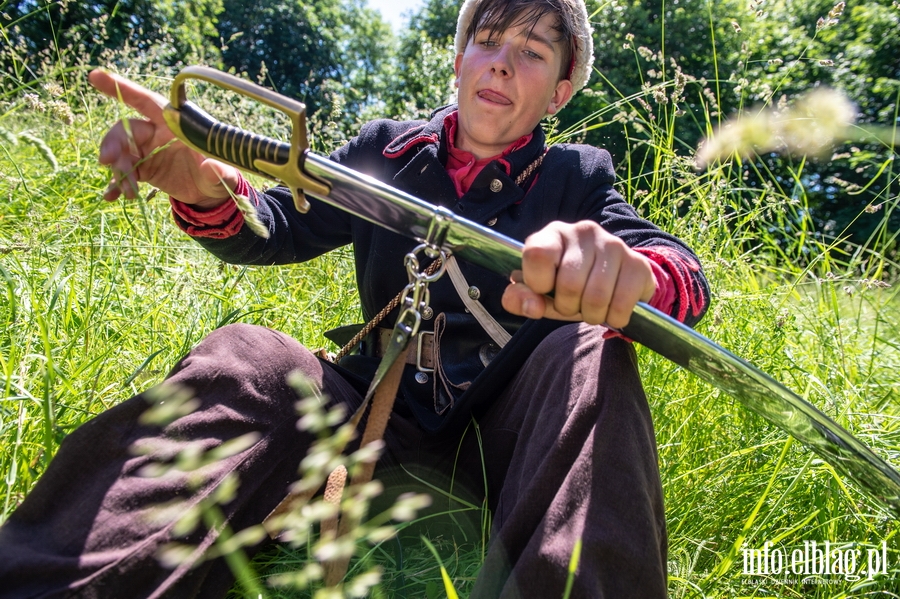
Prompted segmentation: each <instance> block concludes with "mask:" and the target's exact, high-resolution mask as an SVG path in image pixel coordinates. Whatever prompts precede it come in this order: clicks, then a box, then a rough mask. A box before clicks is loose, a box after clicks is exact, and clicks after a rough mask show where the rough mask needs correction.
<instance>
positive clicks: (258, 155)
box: [163, 66, 331, 212]
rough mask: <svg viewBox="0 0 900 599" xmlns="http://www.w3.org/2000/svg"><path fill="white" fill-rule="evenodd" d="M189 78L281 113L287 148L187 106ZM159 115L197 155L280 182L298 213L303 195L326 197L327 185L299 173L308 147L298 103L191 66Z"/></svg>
mask: <svg viewBox="0 0 900 599" xmlns="http://www.w3.org/2000/svg"><path fill="white" fill-rule="evenodd" d="M188 79H198V80H201V81H207V82H209V83H212V84H214V85H217V86H219V87H221V88H224V89H228V90H231V91H233V92H235V93H238V94H240V95H242V96H247V97H248V98H252V99H254V100H256V101H257V102H262V103H263V104H266V105H267V106H271V107H272V108H275V109H277V110H280V111H281V112H283V113H285V114H286V115H288V117H290V119H291V125H292V131H291V143H290V145H288V144H285V143H283V142H280V141H277V140H274V139H271V138H269V137H264V136H262V135H257V134H255V133H250V132H249V131H244V130H243V129H238V128H237V127H233V126H231V125H227V124H224V123H220V122H219V121H217V120H216V119H214V118H213V117H211V116H210V115H209V114H207V113H206V112H204V111H203V110H202V109H200V108H199V107H198V106H197V105H196V104H194V103H192V102H189V101H188V99H187V92H186V91H185V83H186V82H187V80H188ZM163 116H164V117H165V119H166V123H167V124H168V125H169V128H170V129H171V130H172V133H174V134H175V136H176V137H178V138H179V139H181V140H182V141H183V142H184V143H186V144H187V145H188V146H190V147H191V148H193V149H195V150H197V151H198V152H200V153H201V154H203V155H205V156H209V157H210V158H215V159H216V160H221V161H222V162H226V163H228V164H230V165H232V166H234V167H236V168H239V169H243V170H245V171H250V172H254V173H256V174H259V175H262V176H264V177H268V178H269V179H273V180H275V181H279V182H281V183H284V184H285V185H286V186H287V187H288V188H289V189H290V190H291V193H292V194H293V196H294V205H295V206H296V207H297V210H298V211H300V212H307V211H308V210H309V202H307V201H306V197H305V195H304V192H305V191H309V192H310V193H314V194H317V195H325V196H327V195H328V194H329V193H330V191H331V188H330V187H329V186H328V185H327V184H325V183H323V182H321V181H318V180H316V179H313V178H311V177H309V176H308V175H306V173H305V172H304V170H303V163H304V161H305V159H306V153H307V151H308V150H309V143H308V141H307V139H306V105H305V104H303V103H302V102H298V101H296V100H292V99H291V98H286V97H285V96H282V95H280V94H276V93H275V92H273V91H271V90H268V89H266V88H264V87H260V86H259V85H256V84H254V83H250V82H249V81H244V80H243V79H239V78H237V77H235V76H233V75H229V74H228V73H223V72H221V71H217V70H215V69H211V68H209V67H201V66H191V67H187V68H185V69H184V70H182V71H181V72H180V73H179V74H178V75H177V76H176V77H175V80H174V81H173V82H172V90H171V93H170V95H169V105H168V106H166V108H165V110H164V111H163Z"/></svg>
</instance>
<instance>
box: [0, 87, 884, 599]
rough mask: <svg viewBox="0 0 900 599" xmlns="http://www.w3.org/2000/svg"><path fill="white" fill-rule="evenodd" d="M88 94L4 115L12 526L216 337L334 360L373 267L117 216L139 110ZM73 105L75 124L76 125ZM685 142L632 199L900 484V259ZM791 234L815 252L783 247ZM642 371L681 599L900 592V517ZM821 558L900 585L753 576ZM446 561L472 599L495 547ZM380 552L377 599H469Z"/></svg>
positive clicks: (706, 330)
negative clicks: (308, 350)
mask: <svg viewBox="0 0 900 599" xmlns="http://www.w3.org/2000/svg"><path fill="white" fill-rule="evenodd" d="M84 75H85V72H84V71H75V72H70V73H68V74H67V75H65V76H64V78H63V76H62V75H59V74H58V73H57V74H55V75H53V76H51V75H50V74H48V75H47V76H46V77H47V78H46V79H45V80H44V82H50V81H51V80H53V81H56V82H62V83H65V85H64V86H63V89H64V90H65V91H63V92H62V95H56V94H58V93H59V92H58V91H56V90H55V88H50V89H44V88H42V87H41V86H40V85H39V84H38V85H36V86H35V87H34V88H33V89H31V90H28V91H29V93H35V94H37V96H38V98H37V99H38V101H39V102H41V103H42V104H43V105H44V108H45V110H44V111H41V110H39V109H38V107H36V105H34V104H33V102H32V103H29V102H28V101H27V100H26V99H25V97H24V92H23V91H21V90H19V91H14V92H12V91H7V92H2V93H3V94H4V95H3V96H2V97H0V100H2V101H3V103H2V104H0V130H2V131H3V135H0V201H2V209H0V384H2V390H3V395H2V396H0V520H3V519H5V518H6V517H7V516H8V515H9V513H10V512H11V511H12V510H13V509H15V507H16V505H17V504H18V503H19V502H20V501H21V500H22V498H23V497H24V496H25V495H26V494H27V492H28V491H29V489H30V488H31V487H32V486H33V485H34V483H35V481H36V480H37V479H38V477H39V476H40V475H41V473H42V472H43V471H44V469H45V467H46V465H47V462H48V461H49V459H50V458H51V457H52V456H53V454H54V453H55V451H56V449H57V447H58V445H59V442H60V440H61V439H62V438H64V437H65V435H66V434H67V433H68V432H70V431H71V430H73V429H74V428H76V427H77V426H79V425H80V424H82V423H83V422H85V421H86V420H88V419H89V418H91V417H92V416H93V415H96V414H98V413H100V412H101V411H103V410H104V409H106V408H109V407H110V406H112V405H115V404H116V403H118V402H120V401H122V400H123V399H125V398H126V397H128V396H130V395H131V394H133V393H136V392H139V391H142V390H145V389H147V388H148V387H150V386H152V385H154V384H155V383H157V382H159V381H160V380H161V379H162V378H163V377H164V375H165V373H166V371H167V369H168V368H169V367H170V366H171V365H173V364H174V363H175V362H176V360H177V359H178V358H179V357H180V356H182V355H183V354H184V353H185V352H186V351H188V349H189V348H191V347H192V346H193V345H195V344H196V343H197V342H198V341H199V340H200V339H202V338H203V337H204V336H205V335H206V334H208V333H209V332H210V331H212V330H213V329H215V328H217V327H220V326H222V325H224V324H226V323H229V322H235V321H242V322H251V323H257V324H262V325H266V326H270V327H273V328H277V329H279V330H283V331H285V332H287V333H289V334H291V335H293V336H294V337H296V338H297V339H299V340H300V341H301V342H302V343H304V344H305V345H307V346H309V347H313V348H316V347H320V346H325V344H326V342H325V340H324V339H323V338H322V336H321V332H322V331H324V330H326V329H328V328H332V327H334V326H338V325H340V324H345V323H350V322H356V321H358V319H359V315H358V313H359V310H358V300H357V297H356V294H355V292H351V291H350V290H352V289H354V276H353V272H352V263H351V262H352V258H351V255H350V252H349V250H342V251H339V252H336V253H334V254H332V255H330V256H327V257H323V258H321V259H318V260H314V261H312V262H309V263H306V264H303V265H297V266H289V267H268V268H256V267H236V266H230V265H225V264H223V263H221V262H219V261H217V260H216V259H214V258H212V257H211V256H209V255H208V254H206V253H205V252H204V251H203V250H201V249H200V248H199V247H198V246H197V245H196V244H194V243H193V242H192V241H191V240H190V239H188V238H187V237H186V236H184V235H183V234H182V233H180V232H179V231H178V230H177V229H176V227H175V226H174V224H173V223H172V222H171V218H170V216H169V210H168V204H167V202H166V200H165V199H164V198H163V197H161V196H156V197H153V198H150V197H147V196H150V195H152V192H151V190H150V189H147V188H145V189H144V192H145V193H146V194H147V196H145V197H144V198H142V199H140V200H137V201H133V202H117V203H105V202H103V200H102V199H100V194H101V192H102V190H103V189H104V188H105V186H106V183H107V174H106V173H105V172H104V170H103V169H101V168H99V167H98V166H97V164H96V156H97V152H98V144H99V141H100V139H101V137H102V134H103V131H104V130H105V128H106V127H107V126H108V125H109V124H111V123H112V122H113V121H114V120H115V119H116V118H118V113H119V110H118V109H117V108H116V107H115V106H114V105H112V103H108V102H105V101H101V100H100V99H99V98H98V97H97V94H95V93H93V92H92V91H91V90H90V89H89V88H88V87H87V86H86V84H85V82H84ZM63 79H64V80H63ZM152 83H154V84H155V85H161V86H163V87H164V86H165V83H166V82H165V80H164V79H161V80H160V79H159V78H155V79H154V80H153V81H152ZM630 101H631V100H629V99H624V100H622V101H621V105H620V106H619V107H618V108H619V109H623V110H624V109H626V108H628V107H629V102H630ZM50 102H61V103H64V104H65V105H66V106H68V107H69V108H70V110H71V111H72V113H73V115H74V116H73V119H74V121H73V123H72V124H66V123H65V121H64V120H61V118H60V114H57V113H54V112H53V111H52V110H48V109H47V106H48V105H49V103H50ZM611 114H614V112H611ZM63 116H64V115H63ZM608 116H609V115H608ZM660 122H663V123H666V122H669V121H667V120H666V119H660ZM646 124H647V122H646V121H645V125H646ZM667 132H668V130H667V129H658V128H657V129H652V128H651V130H650V131H649V133H646V135H641V134H640V133H639V132H637V131H635V132H633V135H634V142H635V144H642V145H644V146H649V147H650V148H651V149H652V152H651V153H650V154H649V156H650V158H649V160H648V162H647V163H641V164H631V163H630V162H626V163H625V164H623V165H621V173H622V176H623V180H622V182H621V185H620V189H621V190H622V191H623V193H625V194H626V196H627V197H629V199H631V200H633V201H634V203H635V204H637V205H638V206H639V207H640V209H641V211H642V212H643V214H644V215H645V216H647V217H648V218H651V219H652V220H654V221H655V222H657V223H658V224H660V225H661V226H663V227H664V228H666V229H667V230H670V231H671V232H673V233H675V234H676V235H679V236H680V237H682V238H683V239H685V240H686V241H688V242H689V243H691V244H692V245H693V247H695V248H696V249H697V251H698V253H699V254H700V256H701V258H702V260H703V263H704V265H705V268H706V272H707V276H708V277H709V279H710V281H711V284H712V287H713V305H712V308H711V310H710V313H709V314H708V316H707V317H706V319H705V320H704V321H703V322H702V323H701V325H700V327H699V330H700V331H701V332H702V333H703V334H705V335H707V336H709V337H710V338H712V339H714V340H715V341H717V342H718V343H720V344H721V345H723V346H725V347H726V348H728V349H731V350H732V351H733V352H735V353H737V354H738V355H740V356H742V357H744V358H746V359H748V360H750V361H751V362H753V363H755V364H757V365H758V366H760V367H761V368H762V369H763V370H765V371H766V372H768V373H770V374H772V375H773V376H775V377H776V378H778V379H779V380H781V381H783V382H785V383H786V384H787V385H788V386H789V387H790V388H792V389H793V390H795V391H796V392H798V393H799V394H800V395H802V396H804V397H806V398H808V399H809V401H811V402H813V403H814V404H816V405H817V406H819V407H820V408H821V409H823V410H824V411H825V412H826V413H827V414H829V415H830V416H831V417H832V418H834V419H835V420H837V421H838V422H839V423H841V424H842V425H844V426H845V427H847V428H848V429H849V430H851V431H852V432H853V433H854V434H856V435H857V436H859V437H860V438H861V439H862V440H863V441H865V442H866V443H867V444H869V445H870V446H871V447H873V448H874V449H875V450H876V451H877V452H878V453H879V454H880V455H882V456H883V457H885V458H887V459H888V460H889V461H890V462H892V463H893V464H895V465H900V408H898V406H900V397H898V391H897V389H900V341H898V340H900V297H898V292H900V286H898V285H897V284H896V277H897V273H898V268H897V264H895V263H894V262H892V261H891V260H890V258H889V256H888V255H887V253H886V249H887V248H886V246H883V245H882V246H879V245H874V246H872V247H869V248H868V249H866V250H862V249H859V248H845V247H844V245H843V244H836V243H835V244H831V245H829V244H828V243H826V242H824V241H821V238H820V237H816V236H814V235H813V234H812V231H811V229H810V228H809V227H810V226H809V223H808V222H807V221H806V220H804V219H803V218H802V211H803V203H802V202H803V194H802V185H800V186H799V190H798V185H796V184H793V183H792V184H791V185H790V186H787V187H784V183H783V182H782V183H779V182H772V183H771V185H770V186H766V187H761V188H760V189H747V188H746V186H745V185H744V183H743V178H742V173H743V168H742V166H745V165H740V164H738V163H737V162H730V163H727V164H725V165H723V166H721V167H717V168H715V169H713V170H711V171H708V172H705V173H697V172H695V171H694V170H693V169H692V168H691V167H690V164H689V162H688V160H687V159H686V158H684V157H683V152H682V153H681V155H679V153H677V152H676V151H675V150H674V146H675V143H676V142H675V140H673V139H672V136H671V135H668V133H667ZM23 133H24V134H28V135H31V136H32V137H34V138H37V139H39V140H42V141H43V142H44V146H41V145H40V144H36V143H34V142H33V141H29V139H28V138H27V137H25V136H23V135H22V134H23ZM51 153H52V157H51V155H50V154H51ZM54 162H55V164H56V165H57V166H56V167H54ZM797 169H798V172H797V181H802V176H801V175H802V164H800V165H798V167H797ZM763 174H764V173H763ZM639 180H644V181H647V180H651V181H652V186H651V188H650V189H651V190H652V191H651V192H650V193H645V192H643V191H640V190H641V189H642V187H641V186H640V185H638V182H639ZM893 185H894V188H896V181H894V184H893ZM747 198H751V199H752V201H748V200H747ZM884 199H885V201H886V202H887V207H886V209H885V211H884V212H885V213H888V212H889V211H891V210H895V209H897V199H896V197H890V196H889V195H887V196H886V197H885V198H884ZM791 217H794V218H793V220H792V221H791V222H792V223H794V228H793V231H794V234H793V235H792V236H791V237H789V238H787V239H784V238H780V237H779V236H778V235H776V234H775V232H777V231H779V230H781V231H784V230H786V223H787V222H788V220H790V218H791ZM886 219H887V214H885V222H887V220H886ZM760 222H767V223H772V225H773V228H772V229H767V228H765V227H759V226H758V225H759V223H760ZM797 223H799V226H797ZM769 230H771V231H775V232H772V233H767V231H769ZM882 233H883V234H884V235H883V237H884V239H890V237H891V235H892V234H893V233H892V232H890V231H882ZM873 281H884V282H885V283H888V284H889V283H894V285H893V286H892V287H886V286H882V285H880V284H877V283H873ZM332 349H333V348H332ZM640 357H641V362H642V365H641V368H642V373H643V378H644V381H645V386H646V389H647V393H648V396H649V399H650V403H651V406H652V410H653V416H654V421H655V425H656V434H657V440H658V444H659V454H660V455H659V458H660V467H661V474H662V480H663V485H664V490H665V494H666V507H667V512H666V513H667V521H668V528H669V547H670V550H669V551H670V555H669V562H670V567H669V571H670V594H671V596H672V597H678V598H680V597H723V598H725V597H790V598H793V597H798V598H799V597H810V598H825V597H891V596H900V543H898V541H897V539H896V538H895V536H896V532H897V522H896V521H895V520H893V519H892V518H890V517H888V516H887V515H886V514H885V513H884V512H882V511H881V510H880V509H879V508H878V507H877V506H876V505H874V504H873V503H872V502H871V501H869V500H868V499H867V498H866V497H865V496H864V495H862V494H861V493H860V492H859V491H858V490H857V489H856V488H855V487H854V485H853V484H852V483H850V482H849V481H847V480H846V479H845V478H843V477H841V476H840V475H838V474H837V473H836V472H835V471H834V470H833V469H832V468H831V467H830V466H829V465H828V464H826V463H824V462H822V461H821V460H820V459H818V458H817V456H816V455H814V454H812V453H811V452H809V451H808V450H806V449H805V448H803V447H802V446H801V445H800V444H799V443H796V442H791V441H790V440H789V438H788V436H787V435H785V434H784V433H782V432H781V431H780V430H778V429H776V428H774V427H773V426H771V425H769V424H767V423H766V422H765V421H763V420H762V419H760V418H758V417H756V416H754V415H753V414H751V413H750V412H748V411H747V410H746V409H745V408H744V407H742V406H741V405H740V404H739V403H738V402H737V401H736V400H734V399H733V398H731V397H729V396H727V395H725V394H723V393H721V392H719V391H717V390H715V389H713V388H712V387H710V386H709V385H707V384H705V383H702V382H701V381H699V380H698V379H697V378H695V377H694V376H692V375H691V374H689V373H687V372H685V371H684V370H682V369H680V368H678V367H676V366H674V365H673V364H672V363H670V362H668V361H666V360H665V359H663V358H660V357H659V356H656V355H654V354H652V353H651V352H649V351H646V350H641V351H640ZM812 540H815V541H817V542H820V543H821V542H824V541H826V540H828V541H831V542H853V543H856V544H858V546H860V547H862V548H863V554H865V550H866V549H868V548H869V547H880V545H881V543H882V541H887V544H888V555H889V560H888V562H889V564H888V571H889V574H888V575H887V576H884V577H880V578H876V579H875V580H873V581H868V580H860V581H848V580H844V579H843V578H842V577H831V578H829V579H828V581H829V582H830V583H833V584H829V585H813V584H808V585H802V584H787V585H784V584H780V583H779V582H778V580H779V578H780V577H771V579H768V580H766V579H765V578H753V577H749V576H746V575H744V574H743V573H742V563H741V555H742V554H741V551H740V550H741V549H742V548H754V549H757V548H761V547H762V546H763V545H764V543H765V542H766V541H771V542H773V543H774V544H776V545H779V546H781V547H784V548H786V549H788V550H791V549H794V548H796V547H798V546H799V547H802V545H803V542H804V541H812ZM431 542H432V543H433V545H434V546H435V548H436V550H437V552H438V554H439V555H440V559H441V562H442V563H443V567H444V568H446V571H447V573H448V575H449V577H450V579H451V580H452V581H453V584H454V586H455V588H456V589H457V590H458V591H459V592H460V596H466V595H467V594H468V590H469V589H470V588H471V584H472V582H473V581H474V577H475V576H476V574H477V570H478V567H479V566H480V563H481V559H482V555H483V551H484V543H483V540H482V539H472V540H470V541H469V542H468V543H466V544H458V543H457V542H456V541H454V540H452V539H449V538H446V537H443V536H437V537H432V538H431ZM367 551H368V553H367V554H366V557H365V559H364V560H363V562H364V563H365V564H366V567H368V566H370V565H373V564H380V565H381V566H382V567H383V568H384V570H385V574H384V583H383V586H382V587H381V589H380V590H376V593H375V594H376V596H377V595H378V594H379V593H380V596H386V597H393V596H402V595H404V594H405V595H406V596H416V597H421V596H426V597H445V596H447V595H446V593H445V591H444V584H443V582H442V573H441V565H440V564H439V563H438V562H437V561H436V560H435V559H434V555H433V554H432V553H431V551H430V550H429V549H428V548H427V547H426V546H425V545H424V544H422V543H420V542H418V541H413V542H411V543H410V544H408V545H407V546H406V547H405V548H404V549H403V551H402V552H401V553H398V552H397V550H396V546H395V544H394V542H393V541H389V542H386V543H383V544H381V545H378V546H376V547H374V548H369V549H368V550H367ZM307 559H308V552H307V551H306V550H305V549H304V548H301V549H291V548H288V547H286V546H285V547H279V548H277V549H275V550H273V551H271V552H268V553H266V554H265V555H263V556H261V557H260V558H259V559H257V561H256V562H255V564H256V566H257V567H258V569H260V571H262V572H265V573H266V574H272V573H276V572H279V571H284V570H291V569H298V568H299V567H302V566H303V564H305V563H306V561H307ZM757 583H761V584H757ZM273 596H281V595H273ZM283 596H309V594H308V593H306V594H303V593H299V594H285V595H283Z"/></svg>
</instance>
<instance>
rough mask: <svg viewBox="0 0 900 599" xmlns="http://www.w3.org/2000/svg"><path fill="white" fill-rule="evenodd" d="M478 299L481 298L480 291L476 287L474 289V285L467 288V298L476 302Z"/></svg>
mask: <svg viewBox="0 0 900 599" xmlns="http://www.w3.org/2000/svg"><path fill="white" fill-rule="evenodd" d="M479 297H481V290H480V289H478V287H476V286H475V285H472V286H471V287H469V298H470V299H473V300H477V299H478V298H479Z"/></svg>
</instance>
